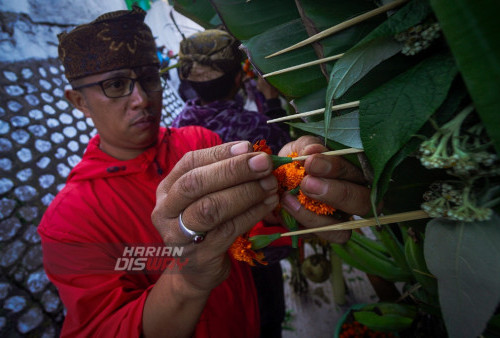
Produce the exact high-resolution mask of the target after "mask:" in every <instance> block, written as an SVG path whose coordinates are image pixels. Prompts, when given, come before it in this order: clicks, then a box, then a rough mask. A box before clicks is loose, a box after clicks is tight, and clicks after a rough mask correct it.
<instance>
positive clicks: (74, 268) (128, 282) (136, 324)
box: [39, 216, 154, 337]
mask: <svg viewBox="0 0 500 338" xmlns="http://www.w3.org/2000/svg"><path fill="white" fill-rule="evenodd" d="M44 222H48V218H45V219H44V220H42V224H41V225H40V226H41V229H40V231H39V233H40V237H41V239H42V249H43V260H44V267H45V271H46V273H47V276H48V278H49V279H50V280H51V282H52V283H54V285H55V286H56V287H57V289H58V291H59V296H60V298H61V300H62V301H63V303H64V305H65V307H66V310H67V315H66V318H65V321H64V324H63V328H62V331H61V336H62V337H91V336H98V337H140V336H141V333H142V311H143V307H144V302H145V300H146V298H147V296H148V293H149V290H150V289H151V288H152V287H153V286H154V282H153V281H148V278H147V277H146V276H144V275H143V274H139V273H137V274H131V273H130V272H128V273H125V272H123V271H114V270H115V269H114V267H115V264H116V258H115V257H116V253H113V251H116V250H117V248H118V245H112V244H109V243H103V244H95V243H90V241H89V242H87V243H86V242H82V241H85V238H86V237H85V236H81V234H75V233H73V229H75V228H80V229H89V225H88V223H87V224H85V223H84V222H85V221H82V218H81V217H73V219H72V220H71V227H72V229H71V230H70V231H67V232H66V231H60V232H59V231H57V232H56V231H54V230H47V227H45V226H44V225H45V223H44ZM61 222H65V220H64V219H61V218H58V217H57V216H55V217H51V218H50V224H51V225H54V224H58V225H60V224H61ZM51 228H52V227H51Z"/></svg>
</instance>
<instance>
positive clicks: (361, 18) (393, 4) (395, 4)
mask: <svg viewBox="0 0 500 338" xmlns="http://www.w3.org/2000/svg"><path fill="white" fill-rule="evenodd" d="M407 1H408V0H397V1H394V2H391V3H388V4H386V5H384V6H381V7H379V8H375V9H374V10H371V11H369V12H366V13H363V14H361V15H358V16H356V17H354V18H352V19H349V20H346V21H344V22H341V23H339V24H338V25H335V26H333V27H330V28H328V29H325V30H324V31H322V32H319V33H317V34H315V35H313V36H311V37H309V38H307V39H305V40H302V41H300V42H299V43H296V44H295V45H292V46H290V47H287V48H285V49H282V50H280V51H278V52H276V53H273V54H271V55H268V56H266V59H267V58H271V57H273V56H276V55H280V54H283V53H286V52H289V51H291V50H294V49H297V48H300V47H303V46H305V45H308V44H310V43H313V42H315V41H318V40H321V39H323V38H325V37H327V36H329V35H332V34H334V33H337V32H339V31H341V30H343V29H346V28H349V27H351V26H354V25H356V24H358V23H360V22H362V21H364V20H367V19H370V18H371V17H373V16H376V15H379V14H382V13H384V12H387V11H389V10H391V9H393V8H396V7H398V6H400V5H402V4H404V3H405V2H407Z"/></svg>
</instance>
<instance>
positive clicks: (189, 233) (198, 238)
mask: <svg viewBox="0 0 500 338" xmlns="http://www.w3.org/2000/svg"><path fill="white" fill-rule="evenodd" d="M179 229H180V230H181V231H182V233H183V234H184V235H186V237H187V238H189V239H190V240H192V241H193V243H194V244H198V243H201V242H203V241H204V240H205V236H206V235H207V233H206V232H202V231H193V230H191V229H188V228H187V227H186V225H185V224H184V222H183V221H182V211H181V213H180V214H179Z"/></svg>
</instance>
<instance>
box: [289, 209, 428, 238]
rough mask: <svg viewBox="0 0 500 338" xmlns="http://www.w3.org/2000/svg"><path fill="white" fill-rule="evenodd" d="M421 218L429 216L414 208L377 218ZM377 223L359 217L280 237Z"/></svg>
mask: <svg viewBox="0 0 500 338" xmlns="http://www.w3.org/2000/svg"><path fill="white" fill-rule="evenodd" d="M423 218H429V215H428V214H427V213H426V212H425V211H423V210H416V211H408V212H402V213H399V214H394V215H387V216H380V217H379V218H378V220H379V223H380V224H391V223H397V222H404V221H413V220H417V219H423ZM377 224H378V223H377V221H376V219H375V218H368V219H361V220H357V221H349V222H343V223H338V224H331V225H327V226H324V227H319V228H315V229H305V230H298V231H290V232H285V233H283V234H281V237H287V236H294V235H303V234H310V233H313V232H324V231H333V230H353V229H359V228H363V227H369V226H374V225H377Z"/></svg>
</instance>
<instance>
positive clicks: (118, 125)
mask: <svg viewBox="0 0 500 338" xmlns="http://www.w3.org/2000/svg"><path fill="white" fill-rule="evenodd" d="M144 16H145V12H144V11H142V10H141V9H139V8H138V7H134V9H133V10H131V11H118V12H111V13H107V14H104V15H103V16H100V17H99V18H97V19H96V20H94V21H93V22H91V23H89V24H86V25H81V26H78V27H77V28H75V29H74V30H73V31H71V32H70V33H68V34H62V35H61V36H60V37H59V38H60V44H59V55H60V58H61V60H62V62H63V64H64V66H65V72H66V77H67V78H68V80H69V81H70V83H71V86H72V89H71V90H67V91H66V92H65V95H66V97H67V99H68V100H69V101H70V102H71V103H72V104H73V105H74V106H75V107H76V108H77V109H79V110H81V111H82V112H83V113H84V114H85V116H86V117H88V118H91V119H92V120H93V122H94V124H95V126H96V128H97V130H98V135H97V136H96V137H94V138H93V139H92V140H91V141H90V143H89V145H88V147H87V150H86V152H85V154H84V156H83V158H82V161H81V162H80V163H79V164H78V165H77V166H76V167H75V168H74V169H73V171H72V172H71V174H70V176H69V178H68V181H67V184H66V186H65V187H64V189H63V190H62V191H61V192H60V193H59V194H58V195H57V197H56V198H55V199H54V201H53V202H52V204H51V205H50V206H49V208H48V210H47V212H46V213H45V214H44V217H43V219H42V222H41V224H40V226H39V233H40V235H41V238H42V245H43V252H44V265H45V269H46V271H47V275H48V276H49V278H50V279H51V281H52V282H53V283H54V284H55V285H56V287H57V288H58V290H59V294H60V297H61V299H62V301H63V303H64V305H65V307H66V309H67V315H66V319H65V322H64V325H63V328H62V333H61V334H62V336H70V337H77V336H82V337H83V336H85V337H88V336H103V337H130V336H131V337H138V336H142V335H143V336H146V337H149V336H162V337H165V336H176V337H177V336H179V337H185V336H193V335H194V336H196V337H258V336H259V313H258V305H257V300H256V294H255V288H254V285H253V281H252V276H251V274H250V270H249V267H248V265H246V263H242V262H238V261H235V260H234V259H233V258H231V257H230V256H229V255H228V253H227V251H228V248H229V247H230V245H231V244H232V243H233V242H234V241H235V239H236V238H237V237H238V236H239V235H241V234H244V233H246V232H247V231H249V230H250V229H251V228H252V227H253V226H254V225H255V224H257V223H258V222H259V221H260V220H262V219H263V218H264V217H265V216H266V215H267V214H269V213H270V212H271V211H272V210H273V209H274V208H275V207H276V206H277V204H278V202H279V197H278V195H277V182H276V179H275V177H274V176H273V175H272V170H273V168H272V162H271V159H270V157H269V156H268V155H267V154H264V153H256V152H253V151H252V147H251V145H250V143H249V142H247V141H237V142H231V143H226V144H221V140H220V138H219V137H218V136H217V135H216V134H214V133H212V132H210V131H208V130H206V129H203V128H200V127H184V128H179V129H176V128H170V129H165V128H160V127H159V122H160V115H161V82H160V77H159V73H158V66H159V62H158V59H157V57H156V54H155V44H154V38H153V36H152V34H151V31H150V29H149V28H148V27H147V26H146V25H145V24H144V22H143V21H144ZM325 150H326V149H325V148H324V147H323V146H322V145H321V144H319V141H318V140H317V139H316V138H313V137H303V138H300V139H299V140H297V141H295V142H292V143H289V144H288V145H286V146H285V147H284V149H283V150H282V152H283V153H290V152H292V151H296V152H298V153H299V154H300V155H304V154H312V153H318V152H322V151H325ZM305 167H306V170H307V172H308V173H309V175H307V176H306V178H305V179H304V180H303V182H302V184H301V188H302V191H303V192H304V193H306V194H308V195H310V196H311V197H313V198H315V199H318V200H321V201H323V202H326V203H329V204H330V205H332V206H334V207H336V208H338V209H341V210H343V211H345V212H347V213H356V214H364V213H366V212H367V211H368V210H369V202H368V194H369V192H368V189H367V188H366V187H364V186H362V185H359V184H358V183H362V182H363V177H362V175H361V173H360V172H359V171H357V169H356V168H354V167H352V166H350V165H349V164H348V162H346V161H344V160H342V159H339V158H337V159H335V158H329V157H327V156H324V155H320V154H317V155H314V156H312V157H310V158H308V159H307V160H306V161H305ZM338 191H341V192H343V193H342V194H339V193H337V192H338ZM280 203H281V204H282V205H283V207H285V208H287V210H288V211H289V212H290V213H291V214H292V216H294V217H295V218H296V219H297V220H298V221H299V222H300V223H301V224H304V225H305V226H314V227H317V226H321V225H326V224H331V223H334V222H335V221H334V220H333V219H332V218H330V217H325V216H317V215H314V214H312V213H310V212H308V211H306V210H304V208H302V207H301V205H300V203H299V202H298V201H297V199H296V198H295V197H293V196H285V198H283V199H282V200H281V201H280ZM322 236H326V238H328V239H329V240H332V241H335V242H345V241H347V240H348V238H349V236H350V232H334V233H330V234H327V235H324V234H323V235H322Z"/></svg>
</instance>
